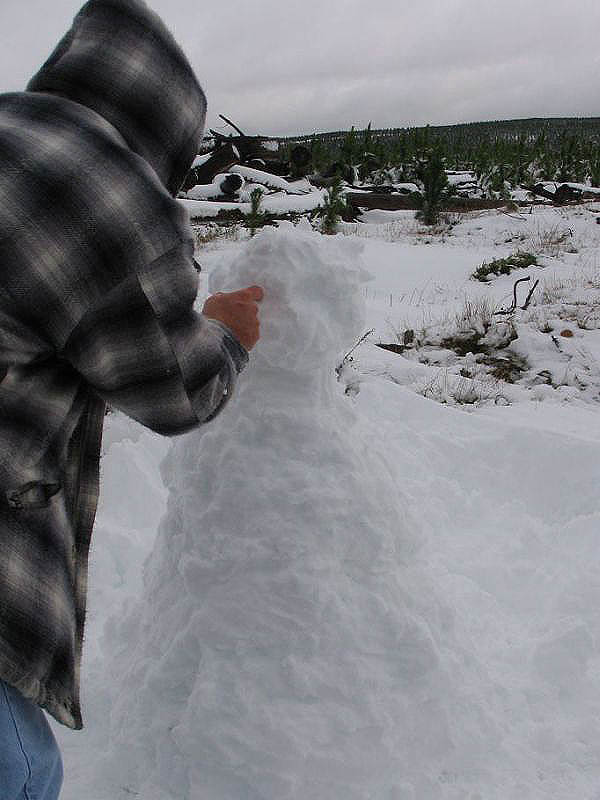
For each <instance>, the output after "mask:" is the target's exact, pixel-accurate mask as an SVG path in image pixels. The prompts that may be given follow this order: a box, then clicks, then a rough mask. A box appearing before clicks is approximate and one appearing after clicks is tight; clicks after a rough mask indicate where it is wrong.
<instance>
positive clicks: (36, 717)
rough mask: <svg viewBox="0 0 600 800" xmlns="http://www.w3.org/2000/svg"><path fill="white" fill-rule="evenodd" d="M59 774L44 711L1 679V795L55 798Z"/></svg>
mask: <svg viewBox="0 0 600 800" xmlns="http://www.w3.org/2000/svg"><path fill="white" fill-rule="evenodd" d="M62 777H63V770H62V760H61V757H60V752H59V749H58V745H57V744H56V740H55V739H54V736H53V734H52V731H51V730H50V726H49V725H48V720H47V719H46V717H45V715H44V712H43V711H42V709H41V708H38V706H36V705H35V704H34V703H32V702H31V701H30V700H27V699H25V697H23V695H22V694H21V693H20V692H18V691H17V690H16V689H14V688H13V687H12V686H9V685H8V684H7V683H4V682H3V681H1V680H0V798H2V800H57V798H58V795H59V792H60V787H61V786H62Z"/></svg>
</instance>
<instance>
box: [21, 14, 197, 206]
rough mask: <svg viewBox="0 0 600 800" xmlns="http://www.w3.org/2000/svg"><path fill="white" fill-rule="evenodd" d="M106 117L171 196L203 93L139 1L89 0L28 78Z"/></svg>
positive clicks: (192, 151)
mask: <svg viewBox="0 0 600 800" xmlns="http://www.w3.org/2000/svg"><path fill="white" fill-rule="evenodd" d="M27 91H30V92H47V93H50V94H55V95H59V96H61V97H65V98H67V99H69V100H73V101H75V102H77V103H80V104H82V105H84V106H87V107H88V108H91V109H93V110H94V111H96V112H97V113H98V114H100V115H101V116H103V117H104V118H105V119H106V120H108V121H109V122H110V123H111V124H112V125H114V127H115V128H117V130H118V131H119V132H120V133H121V135H122V136H123V138H124V139H125V141H126V142H127V144H128V146H129V147H130V148H131V149H132V150H133V151H134V152H136V153H137V154H138V155H140V156H142V157H143V158H144V159H146V161H147V162H148V163H149V164H150V165H151V166H152V168H153V169H154V171H155V172H156V173H157V175H158V176H159V178H160V180H161V181H162V183H163V184H164V186H165V187H166V188H167V189H168V191H169V192H170V193H171V194H172V195H175V194H176V193H177V191H178V189H179V187H180V186H181V184H182V183H183V179H184V178H185V175H186V173H187V171H188V169H189V168H190V166H191V163H192V160H193V158H194V156H195V155H196V153H197V151H198V145H199V143H200V139H201V137H202V132H203V130H204V122H205V118H206V98H205V96H204V92H203V91H202V89H201V88H200V85H199V84H198V81H197V80H196V77H195V75H194V72H193V70H192V68H191V66H190V64H189V62H188V60H187V58H186V57H185V55H184V54H183V52H182V50H181V49H180V47H179V46H178V44H177V43H176V42H175V40H174V38H173V36H172V35H171V33H170V32H169V31H168V30H167V28H166V26H165V25H164V23H163V22H162V20H161V19H160V18H159V17H158V16H157V15H156V14H155V13H154V12H153V11H151V10H150V9H149V8H148V7H147V6H146V4H145V3H144V2H143V0H90V2H88V3H86V5H84V6H83V8H82V9H81V11H80V12H79V13H78V14H77V16H76V17H75V19H74V21H73V25H72V27H71V29H70V30H69V31H68V32H67V33H66V34H65V36H63V38H62V39H61V41H60V42H59V43H58V45H57V47H56V49H55V50H54V52H53V53H52V55H51V56H50V57H49V59H48V60H47V61H46V63H45V64H44V65H43V66H42V67H41V69H40V70H39V72H38V73H37V74H36V75H35V76H34V77H33V78H32V79H31V81H30V82H29V84H28V86H27Z"/></svg>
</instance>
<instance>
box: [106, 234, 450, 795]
mask: <svg viewBox="0 0 600 800" xmlns="http://www.w3.org/2000/svg"><path fill="white" fill-rule="evenodd" d="M357 258H358V253H357V246H356V244H352V243H349V242H348V241H347V240H343V239H338V238H336V239H324V238H323V237H319V236H318V235H315V234H309V233H299V232H298V231H293V230H292V226H291V225H290V226H289V229H286V228H284V229H282V230H276V231H265V232H264V233H263V234H261V235H260V236H258V237H256V239H255V240H254V241H253V242H252V243H251V244H250V246H249V247H248V249H247V250H246V251H245V252H243V253H242V254H241V255H240V257H239V258H238V259H237V260H236V261H235V262H234V264H233V265H232V266H231V268H230V269H225V267H223V268H222V269H217V270H216V271H215V272H214V274H213V276H212V284H213V285H212V290H213V291H214V290H215V289H221V290H230V289H232V288H234V287H239V286H244V285H248V284H254V283H256V284H261V285H263V286H264V287H265V299H264V303H263V309H262V317H263V320H264V322H263V336H262V339H261V342H260V344H259V346H257V348H256V350H255V352H253V354H252V362H253V363H251V365H250V367H249V369H248V370H247V372H246V373H245V374H244V376H243V378H242V379H241V380H240V384H239V391H238V396H237V397H236V398H235V399H234V400H233V401H232V402H231V403H230V405H229V406H228V408H227V410H226V411H225V412H224V413H223V414H222V415H221V416H220V417H219V418H217V420H215V422H214V423H213V424H212V425H210V426H207V427H206V428H205V429H203V430H200V431H197V432H195V433H193V434H190V435H188V436H186V437H184V438H182V439H180V440H178V441H177V442H176V443H175V444H174V445H173V447H172V449H171V450H170V453H169V455H168V456H167V458H166V460H165V462H164V464H163V477H164V480H165V483H166V484H167V485H168V487H169V489H170V498H169V510H168V512H167V515H166V517H165V518H164V519H163V522H162V524H161V527H160V530H159V534H158V538H157V543H156V545H155V548H154V552H153V554H152V556H151V557H150V559H149V562H148V564H147V565H146V571H145V585H144V590H143V593H142V597H141V600H140V602H139V604H138V605H136V606H135V607H134V608H133V609H132V610H131V612H130V613H129V614H127V615H125V618H124V619H123V620H122V621H121V622H120V623H119V624H117V625H115V627H114V630H113V634H112V641H108V644H109V645H110V647H111V649H112V650H113V651H115V659H114V662H113V667H114V669H115V677H114V680H116V681H117V687H118V691H117V693H116V697H115V698H114V702H113V709H112V717H111V720H112V732H111V740H112V742H113V751H112V754H111V756H110V758H109V759H108V763H105V764H104V766H103V769H102V776H101V777H102V784H103V786H105V787H106V786H107V781H108V782H109V783H110V784H111V787H112V788H111V792H112V795H111V797H112V798H117V797H127V796H131V794H134V795H135V794H139V795H140V796H142V797H144V798H147V800H158V799H159V798H160V800H167V799H168V800H171V799H173V800H174V799H175V798H177V800H182V798H190V800H191V799H192V798H199V797H207V798H211V800H239V798H242V797H243V798H248V800H250V799H252V800H292V799H293V800H301V799H302V800H307V799H308V798H331V800H335V799H336V798H340V800H341V799H342V798H343V799H344V800H363V799H364V798H365V797H368V796H371V797H377V798H380V797H381V798H383V797H396V796H397V797H400V796H402V795H400V794H393V792H394V791H396V790H395V788H394V787H398V786H399V783H398V781H399V778H400V777H401V776H399V774H398V767H397V757H398V753H400V752H404V753H405V754H406V753H407V750H406V747H407V741H408V739H410V737H411V736H412V735H413V734H414V732H412V733H411V732H409V731H408V730H407V728H406V725H405V714H406V701H407V697H408V695H410V694H413V693H414V692H417V693H421V692H424V693H425V695H426V694H427V686H428V681H429V679H430V675H431V673H432V672H433V673H435V672H436V671H437V670H438V669H439V657H438V654H437V653H436V648H435V646H434V644H433V641H432V637H431V634H430V632H429V630H428V627H427V625H426V624H425V623H424V621H423V619H422V615H416V614H415V613H414V611H413V610H409V609H410V606H411V605H414V601H412V600H411V599H410V592H409V590H408V589H407V585H408V583H409V582H410V581H409V579H408V578H407V576H406V575H405V576H404V577H403V575H402V565H403V563H405V560H406V559H407V558H408V557H409V555H410V554H411V553H413V552H414V549H415V547H414V542H413V537H414V532H415V528H416V526H415V524H414V522H410V521H408V520H407V519H406V515H405V512H404V507H405V505H406V502H405V501H403V498H402V494H401V493H400V492H399V490H398V486H397V485H396V483H395V481H394V478H393V471H392V465H391V464H390V463H388V461H387V458H386V445H385V440H384V439H383V437H381V436H378V434H377V431H376V430H374V429H372V428H371V427H369V426H366V425H364V424H362V423H361V421H360V419H359V417H358V415H357V412H356V410H355V408H354V406H353V404H352V401H351V400H349V399H348V398H346V397H344V394H343V387H342V386H341V384H340V383H338V382H337V379H336V374H335V365H336V363H339V360H340V356H341V355H342V354H343V351H344V349H347V348H348V347H349V346H350V345H351V344H352V342H353V340H354V339H355V338H356V336H357V335H359V334H360V333H361V326H362V313H363V309H362V300H361V298H360V291H359V281H360V280H361V279H362V278H364V271H363V270H362V269H361V267H360V264H359V263H358V261H357ZM415 593H416V590H415ZM109 640H110V637H109ZM421 727H422V726H421ZM422 733H423V736H424V737H426V738H427V737H429V736H442V734H439V733H435V732H432V731H422ZM418 739H419V736H417V740H418ZM108 776H110V777H108ZM399 791H400V789H399V788H398V792H399ZM390 792H392V794H390Z"/></svg>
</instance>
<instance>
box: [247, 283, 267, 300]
mask: <svg viewBox="0 0 600 800" xmlns="http://www.w3.org/2000/svg"><path fill="white" fill-rule="evenodd" d="M246 291H247V292H248V293H249V294H250V297H251V298H252V300H256V302H259V301H260V300H262V299H263V297H264V296H265V293H264V291H263V288H262V286H249V287H248V288H247V289H246Z"/></svg>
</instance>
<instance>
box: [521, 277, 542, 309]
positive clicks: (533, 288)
mask: <svg viewBox="0 0 600 800" xmlns="http://www.w3.org/2000/svg"><path fill="white" fill-rule="evenodd" d="M539 282H540V279H539V278H538V279H537V281H536V282H535V283H534V284H533V286H532V287H531V289H530V290H529V294H528V295H527V300H525V305H523V306H521V311H525V310H526V309H527V308H528V307H529V303H530V302H531V297H532V295H533V293H534V292H535V290H536V287H537V285H538V283H539Z"/></svg>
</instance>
